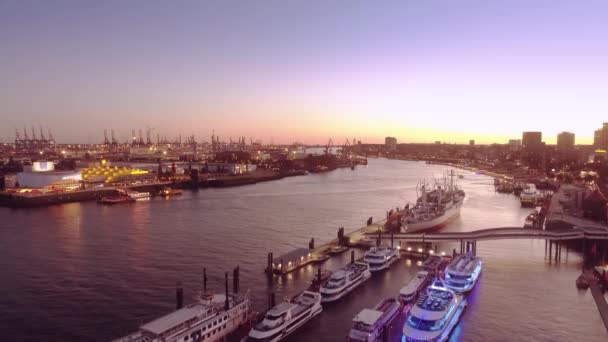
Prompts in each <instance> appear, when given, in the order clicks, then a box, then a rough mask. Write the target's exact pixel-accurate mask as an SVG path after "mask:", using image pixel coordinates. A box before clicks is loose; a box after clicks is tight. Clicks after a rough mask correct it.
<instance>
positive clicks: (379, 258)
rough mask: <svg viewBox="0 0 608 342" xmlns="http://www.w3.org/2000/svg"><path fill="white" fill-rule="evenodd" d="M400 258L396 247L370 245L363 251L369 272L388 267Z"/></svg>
mask: <svg viewBox="0 0 608 342" xmlns="http://www.w3.org/2000/svg"><path fill="white" fill-rule="evenodd" d="M400 258H401V254H400V253H399V250H398V249H397V248H393V247H388V246H378V247H372V248H370V250H368V251H367V252H365V256H364V257H363V260H364V261H365V262H366V263H368V264H369V270H370V271H371V272H378V271H382V270H385V269H387V268H389V267H390V266H391V265H392V264H393V263H395V262H396V261H397V260H399V259H400Z"/></svg>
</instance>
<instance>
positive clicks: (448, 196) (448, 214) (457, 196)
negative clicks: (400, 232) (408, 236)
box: [401, 170, 465, 233]
mask: <svg viewBox="0 0 608 342" xmlns="http://www.w3.org/2000/svg"><path fill="white" fill-rule="evenodd" d="M418 190H420V192H421V195H420V197H418V200H417V202H416V204H415V205H414V206H413V207H412V208H407V209H405V210H404V211H403V214H402V217H401V226H402V227H403V229H404V232H406V233H413V232H417V231H423V230H429V229H435V228H439V227H442V226H445V225H446V224H447V223H449V222H450V221H452V220H454V219H456V218H457V217H458V216H460V209H461V207H462V203H463V201H464V197H465V193H464V191H462V190H460V189H458V187H457V186H456V184H455V183H454V171H453V170H452V171H451V173H450V174H449V180H448V177H445V178H444V181H443V184H439V183H437V184H435V188H434V189H432V190H430V191H429V190H428V186H427V185H426V184H423V185H421V186H420V187H419V188H417V191H418Z"/></svg>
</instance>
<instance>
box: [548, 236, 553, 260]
mask: <svg viewBox="0 0 608 342" xmlns="http://www.w3.org/2000/svg"><path fill="white" fill-rule="evenodd" d="M552 253H553V240H549V260H551V255H552Z"/></svg>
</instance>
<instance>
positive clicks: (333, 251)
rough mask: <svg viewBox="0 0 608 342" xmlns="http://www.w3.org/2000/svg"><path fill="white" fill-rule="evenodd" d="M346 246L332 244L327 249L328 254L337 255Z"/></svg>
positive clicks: (345, 248)
mask: <svg viewBox="0 0 608 342" xmlns="http://www.w3.org/2000/svg"><path fill="white" fill-rule="evenodd" d="M347 250H348V247H346V246H333V247H332V248H330V249H329V255H338V254H342V253H344V252H346V251H347Z"/></svg>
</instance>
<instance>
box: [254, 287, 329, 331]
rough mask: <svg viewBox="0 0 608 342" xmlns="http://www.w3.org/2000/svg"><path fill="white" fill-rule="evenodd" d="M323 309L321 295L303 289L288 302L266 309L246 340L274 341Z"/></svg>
mask: <svg viewBox="0 0 608 342" xmlns="http://www.w3.org/2000/svg"><path fill="white" fill-rule="evenodd" d="M321 311H323V307H322V306H321V295H320V294H319V293H315V292H310V291H304V292H302V293H300V294H299V295H297V296H296V297H294V298H293V299H292V300H291V301H289V302H284V303H281V304H279V305H277V306H275V307H273V308H272V309H270V310H268V312H267V313H266V316H265V317H264V320H262V321H261V322H260V323H258V324H256V325H255V326H254V327H253V329H251V331H250V332H249V336H248V337H247V341H248V342H259V341H263V342H276V341H281V340H282V339H284V338H285V337H287V336H288V335H289V334H291V333H292V332H294V331H295V330H297V329H298V328H300V327H301V326H303V325H304V324H305V323H306V322H308V321H310V320H311V319H313V318H314V317H315V316H317V315H318V314H320V313H321Z"/></svg>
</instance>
